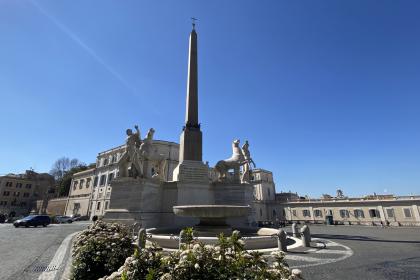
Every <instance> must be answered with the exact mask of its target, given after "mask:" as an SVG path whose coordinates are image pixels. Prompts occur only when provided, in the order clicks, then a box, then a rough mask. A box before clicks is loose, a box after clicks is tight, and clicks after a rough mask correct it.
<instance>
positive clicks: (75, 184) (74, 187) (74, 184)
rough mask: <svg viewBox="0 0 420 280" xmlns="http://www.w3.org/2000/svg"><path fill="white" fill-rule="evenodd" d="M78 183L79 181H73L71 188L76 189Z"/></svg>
mask: <svg viewBox="0 0 420 280" xmlns="http://www.w3.org/2000/svg"><path fill="white" fill-rule="evenodd" d="M78 184H79V181H74V182H73V190H76V188H77V185H78Z"/></svg>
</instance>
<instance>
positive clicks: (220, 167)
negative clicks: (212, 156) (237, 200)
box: [214, 140, 245, 181]
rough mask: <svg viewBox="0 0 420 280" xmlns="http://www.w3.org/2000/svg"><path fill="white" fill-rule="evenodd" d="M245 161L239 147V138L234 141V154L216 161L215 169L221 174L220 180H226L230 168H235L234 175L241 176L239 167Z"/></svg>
mask: <svg viewBox="0 0 420 280" xmlns="http://www.w3.org/2000/svg"><path fill="white" fill-rule="evenodd" d="M244 163H245V157H244V154H243V153H242V150H241V148H240V147H239V140H234V141H233V142H232V156H231V157H230V158H228V159H225V160H220V161H218V162H217V163H216V166H215V167H214V169H215V170H216V171H217V173H218V174H219V180H220V181H222V180H225V179H226V178H227V173H228V171H229V169H233V170H234V177H235V178H239V168H240V167H241V165H243V164H244Z"/></svg>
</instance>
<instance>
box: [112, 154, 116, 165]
mask: <svg viewBox="0 0 420 280" xmlns="http://www.w3.org/2000/svg"><path fill="white" fill-rule="evenodd" d="M114 162H117V155H113V156H112V163H114Z"/></svg>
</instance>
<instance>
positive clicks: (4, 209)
mask: <svg viewBox="0 0 420 280" xmlns="http://www.w3.org/2000/svg"><path fill="white" fill-rule="evenodd" d="M54 184H55V181H54V177H53V176H51V175H49V174H47V173H36V172H34V171H32V170H27V171H26V172H25V173H24V174H7V175H5V176H1V177H0V213H2V214H6V215H8V216H20V215H27V214H29V213H30V211H31V210H32V209H34V208H36V201H37V200H40V199H41V200H42V201H43V198H44V197H47V196H48V191H49V190H50V189H53V188H54ZM43 206H45V207H46V203H43V205H41V208H42V207H43Z"/></svg>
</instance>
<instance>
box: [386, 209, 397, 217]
mask: <svg viewBox="0 0 420 280" xmlns="http://www.w3.org/2000/svg"><path fill="white" fill-rule="evenodd" d="M386 215H387V216H388V218H394V217H395V214H394V209H393V208H388V209H386Z"/></svg>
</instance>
